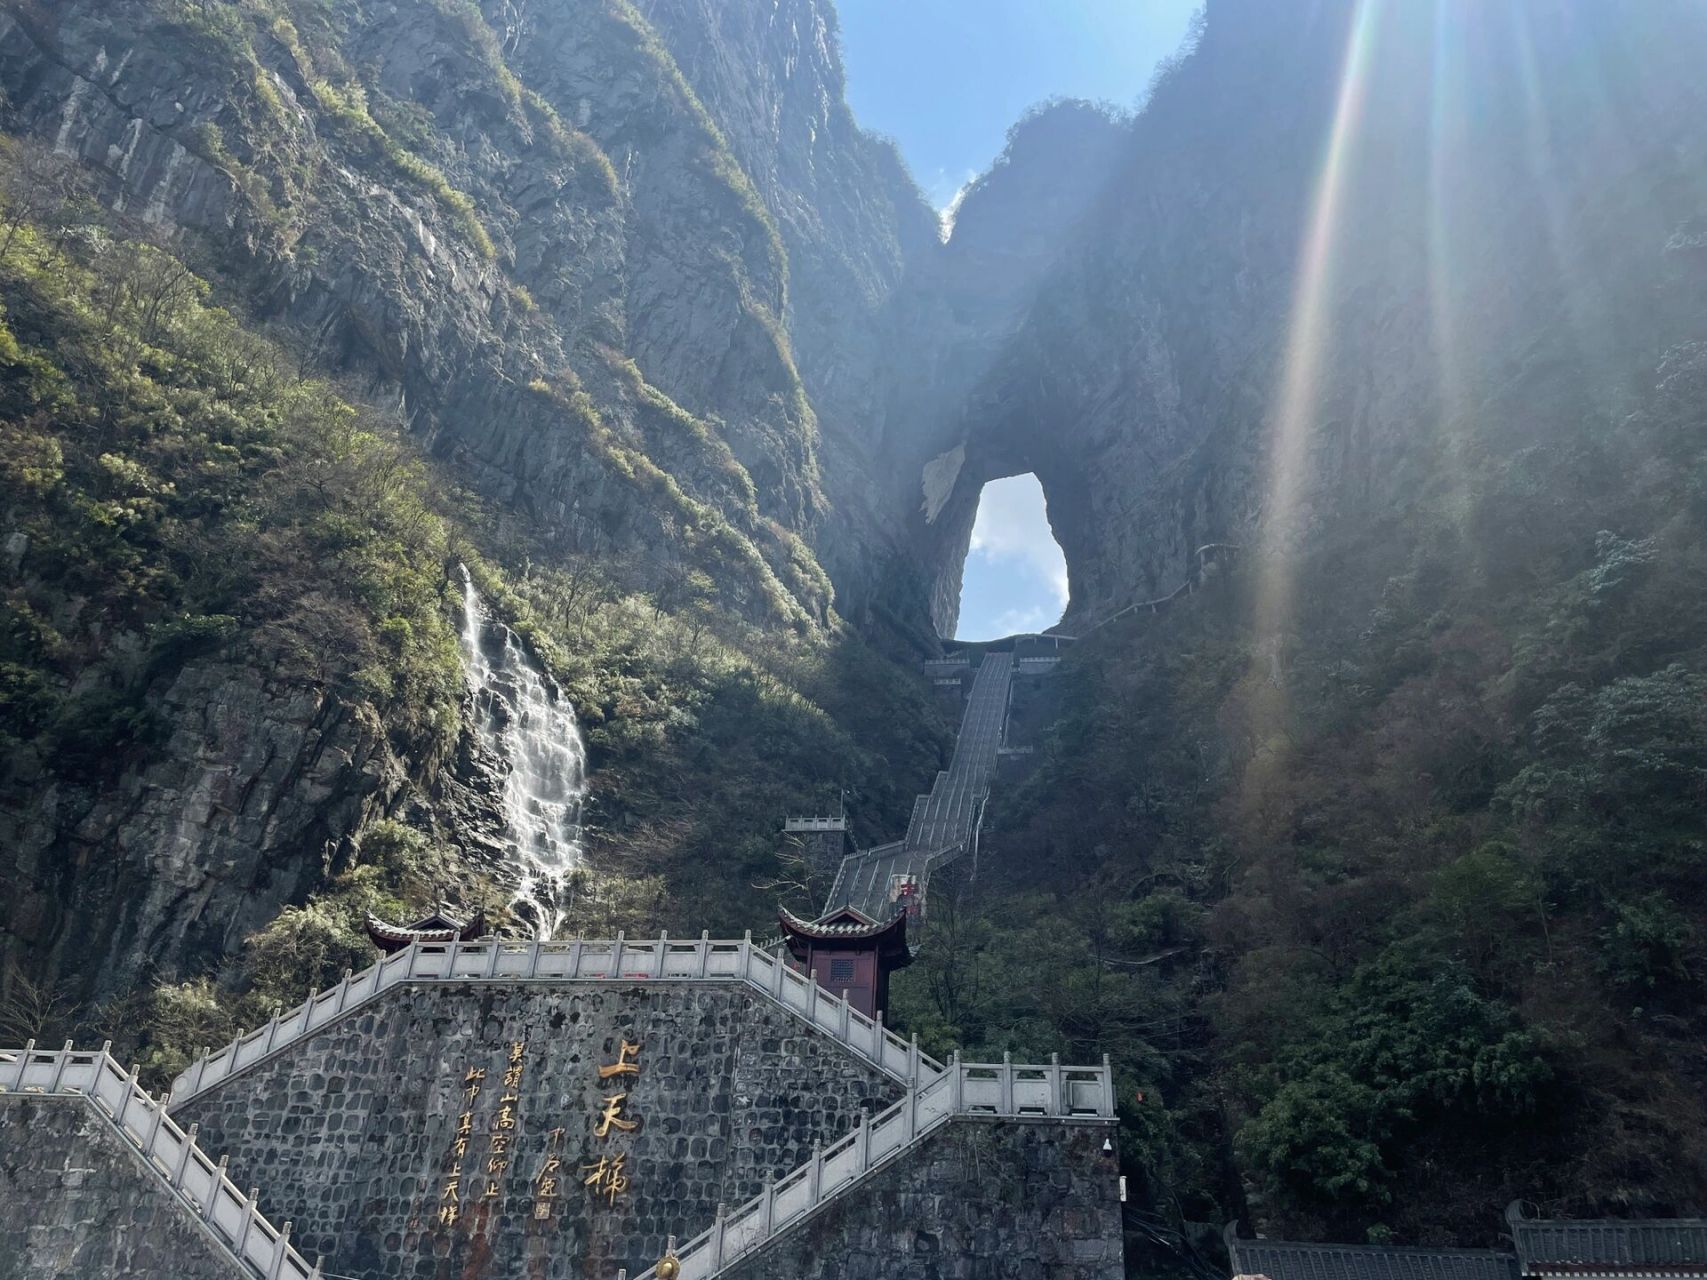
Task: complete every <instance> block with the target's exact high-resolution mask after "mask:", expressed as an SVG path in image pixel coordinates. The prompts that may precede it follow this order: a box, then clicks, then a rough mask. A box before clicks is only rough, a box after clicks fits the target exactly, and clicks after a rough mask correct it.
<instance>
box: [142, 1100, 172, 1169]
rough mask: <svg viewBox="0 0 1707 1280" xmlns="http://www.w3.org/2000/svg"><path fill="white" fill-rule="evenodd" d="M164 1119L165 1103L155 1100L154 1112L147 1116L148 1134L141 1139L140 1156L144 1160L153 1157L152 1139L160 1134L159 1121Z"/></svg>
mask: <svg viewBox="0 0 1707 1280" xmlns="http://www.w3.org/2000/svg"><path fill="white" fill-rule="evenodd" d="M165 1119H166V1105H165V1103H163V1102H158V1101H157V1102H155V1104H154V1114H152V1115H151V1116H149V1117H148V1135H147V1137H145V1138H144V1139H143V1140H142V1156H143V1159H145V1160H152V1159H153V1158H154V1141H155V1139H156V1138H158V1137H159V1136H160V1125H161V1122H162V1121H164V1120H165Z"/></svg>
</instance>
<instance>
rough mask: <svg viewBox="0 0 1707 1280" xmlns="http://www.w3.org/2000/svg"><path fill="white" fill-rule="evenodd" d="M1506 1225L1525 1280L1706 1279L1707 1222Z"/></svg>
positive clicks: (1530, 1221)
mask: <svg viewBox="0 0 1707 1280" xmlns="http://www.w3.org/2000/svg"><path fill="white" fill-rule="evenodd" d="M1508 1221H1509V1222H1510V1224H1511V1234H1512V1239H1514V1240H1515V1241H1516V1242H1517V1253H1518V1257H1519V1258H1521V1259H1522V1261H1523V1274H1524V1275H1526V1276H1534V1275H1626V1276H1629V1275H1644V1276H1666V1275H1700V1274H1707V1219H1703V1218H1657V1219H1652V1220H1649V1221H1645V1222H1637V1221H1625V1220H1624V1219H1620V1218H1580V1219H1576V1220H1574V1221H1573V1220H1571V1219H1547V1218H1521V1217H1518V1216H1516V1215H1515V1214H1512V1215H1510V1217H1509V1219H1508Z"/></svg>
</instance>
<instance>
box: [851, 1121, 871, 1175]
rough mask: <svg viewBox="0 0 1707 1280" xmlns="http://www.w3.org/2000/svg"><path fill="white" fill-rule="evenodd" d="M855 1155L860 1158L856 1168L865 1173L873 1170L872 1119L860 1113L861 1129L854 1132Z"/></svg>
mask: <svg viewBox="0 0 1707 1280" xmlns="http://www.w3.org/2000/svg"><path fill="white" fill-rule="evenodd" d="M854 1153H855V1154H856V1155H857V1156H858V1157H859V1159H858V1160H856V1161H855V1162H854V1168H855V1169H857V1170H858V1171H859V1172H860V1173H864V1172H865V1171H866V1170H867V1169H869V1168H871V1117H870V1116H868V1115H866V1113H865V1112H863V1111H862V1112H860V1113H859V1128H857V1129H855V1130H854Z"/></svg>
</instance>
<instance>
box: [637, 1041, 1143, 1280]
mask: <svg viewBox="0 0 1707 1280" xmlns="http://www.w3.org/2000/svg"><path fill="white" fill-rule="evenodd" d="M957 1116H959V1117H978V1116H1010V1117H1024V1118H1030V1117H1055V1118H1058V1119H1081V1120H1101V1121H1105V1122H1110V1123H1112V1122H1113V1120H1114V1075H1113V1072H1112V1071H1111V1070H1110V1068H1109V1064H1108V1058H1107V1056H1106V1055H1105V1056H1104V1058H1103V1061H1102V1066H1100V1067H1063V1066H1062V1065H1061V1062H1060V1059H1059V1058H1051V1059H1050V1060H1049V1063H1048V1064H1047V1065H1044V1066H1016V1065H1014V1063H1013V1062H1012V1061H1010V1060H1009V1058H1008V1057H1007V1055H1005V1054H1004V1055H1003V1057H1002V1061H1000V1062H989V1063H984V1062H961V1061H960V1057H959V1055H958V1054H956V1055H955V1056H954V1057H953V1058H952V1059H950V1061H949V1064H948V1067H947V1069H946V1070H945V1071H944V1072H943V1073H942V1074H940V1075H939V1076H937V1077H936V1078H935V1079H934V1080H930V1081H928V1082H926V1083H924V1084H921V1085H919V1086H918V1087H916V1088H913V1089H909V1090H908V1091H907V1096H906V1097H904V1098H902V1099H901V1100H900V1101H899V1102H897V1103H896V1104H895V1105H894V1106H892V1107H890V1108H889V1109H888V1110H887V1111H884V1112H882V1113H881V1114H879V1115H877V1116H874V1117H869V1118H868V1117H867V1116H865V1115H864V1114H862V1115H861V1116H860V1118H859V1124H858V1125H857V1127H855V1129H854V1130H853V1132H852V1133H850V1134H848V1135H847V1136H846V1137H844V1138H842V1139H841V1140H840V1141H839V1142H836V1143H833V1144H831V1145H830V1146H828V1147H823V1146H814V1147H813V1149H812V1158H811V1159H810V1160H808V1161H807V1162H806V1163H805V1164H803V1165H801V1166H800V1167H799V1168H798V1169H795V1170H794V1171H793V1172H791V1173H789V1174H786V1175H785V1176H784V1177H782V1178H780V1179H778V1180H777V1181H775V1182H772V1183H769V1184H767V1185H766V1187H765V1189H764V1190H763V1191H761V1192H760V1193H759V1194H758V1195H756V1196H754V1197H753V1198H752V1199H751V1200H749V1201H748V1202H747V1203H746V1204H744V1205H742V1206H741V1207H740V1208H738V1209H736V1210H734V1211H733V1212H732V1213H731V1212H726V1211H725V1210H724V1208H723V1206H721V1205H720V1206H718V1210H717V1218H716V1220H715V1221H714V1222H713V1223H712V1225H711V1227H710V1229H709V1230H706V1231H703V1232H701V1233H700V1234H699V1235H697V1236H695V1237H694V1238H693V1239H692V1240H690V1241H688V1243H687V1244H686V1246H684V1247H683V1248H682V1249H680V1250H679V1251H678V1252H677V1254H676V1258H677V1261H678V1262H679V1263H680V1264H681V1270H680V1272H679V1276H680V1280H712V1277H715V1276H717V1275H719V1274H721V1273H722V1272H723V1271H724V1270H725V1269H726V1268H728V1267H730V1266H733V1265H734V1264H735V1263H736V1262H738V1261H740V1260H741V1259H742V1258H743V1257H745V1256H747V1255H748V1254H751V1253H752V1252H753V1251H754V1250H755V1249H759V1248H761V1247H762V1246H764V1245H765V1244H768V1243H769V1242H770V1241H771V1240H773V1239H775V1238H776V1237H777V1236H778V1235H780V1234H781V1233H782V1232H784V1231H786V1230H788V1229H789V1228H790V1227H792V1226H794V1225H795V1224H796V1223H798V1222H801V1221H803V1220H804V1219H805V1218H807V1217H808V1216H809V1215H810V1214H811V1213H812V1212H813V1210H815V1209H817V1208H818V1207H819V1206H820V1205H822V1204H823V1203H825V1201H827V1200H829V1199H831V1198H832V1197H834V1196H837V1195H840V1194H842V1193H843V1192H845V1191H847V1190H848V1189H849V1188H850V1187H852V1186H854V1185H855V1184H856V1183H858V1182H860V1181H862V1180H863V1179H865V1178H866V1177H867V1176H869V1175H870V1174H872V1173H874V1172H875V1171H876V1170H877V1169H879V1168H880V1167H882V1166H884V1165H887V1164H888V1163H890V1162H891V1161H893V1160H895V1159H897V1158H898V1157H899V1156H901V1155H902V1154H903V1153H905V1152H907V1151H910V1150H912V1149H913V1148H915V1147H916V1146H918V1144H919V1143H920V1142H922V1141H923V1140H924V1139H925V1138H926V1137H928V1136H929V1135H930V1134H932V1133H934V1132H935V1131H936V1130H937V1129H939V1128H941V1127H942V1126H943V1125H945V1124H947V1123H948V1122H949V1121H950V1120H953V1119H955V1118H956V1117H957ZM636 1280H658V1277H657V1268H656V1267H651V1268H648V1269H647V1270H645V1271H643V1272H641V1273H640V1275H639V1276H638V1277H636Z"/></svg>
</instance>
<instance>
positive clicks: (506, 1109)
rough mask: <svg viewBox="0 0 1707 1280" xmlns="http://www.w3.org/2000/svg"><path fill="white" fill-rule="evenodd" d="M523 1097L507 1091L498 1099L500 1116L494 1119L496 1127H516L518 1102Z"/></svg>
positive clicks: (493, 1122)
mask: <svg viewBox="0 0 1707 1280" xmlns="http://www.w3.org/2000/svg"><path fill="white" fill-rule="evenodd" d="M520 1101H521V1099H520V1098H518V1097H516V1095H515V1094H513V1093H507V1094H505V1095H504V1096H503V1097H502V1098H499V1099H498V1118H497V1119H496V1120H494V1121H492V1127H493V1128H494V1129H514V1128H515V1127H516V1103H518V1102H520Z"/></svg>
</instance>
